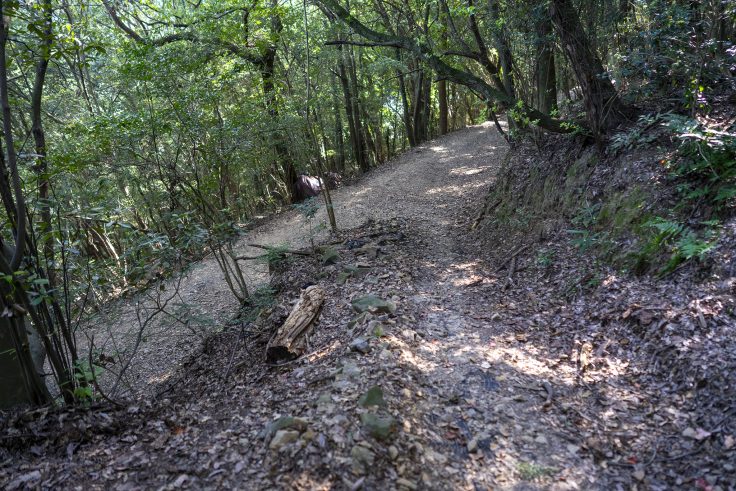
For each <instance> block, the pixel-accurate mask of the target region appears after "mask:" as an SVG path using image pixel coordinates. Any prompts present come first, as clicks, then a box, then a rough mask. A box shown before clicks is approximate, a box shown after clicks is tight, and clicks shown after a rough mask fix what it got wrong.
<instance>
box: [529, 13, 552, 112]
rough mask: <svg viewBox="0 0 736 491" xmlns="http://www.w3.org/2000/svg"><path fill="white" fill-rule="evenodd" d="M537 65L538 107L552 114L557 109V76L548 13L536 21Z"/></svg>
mask: <svg viewBox="0 0 736 491" xmlns="http://www.w3.org/2000/svg"><path fill="white" fill-rule="evenodd" d="M536 35H537V39H536V43H537V66H536V70H535V72H534V81H535V85H536V89H537V109H539V110H540V111H541V112H543V113H544V114H550V113H551V112H552V111H553V110H555V109H557V77H556V74H555V51H554V44H553V40H552V21H551V20H550V18H549V17H548V16H547V15H542V16H540V17H539V18H538V19H537V21H536Z"/></svg>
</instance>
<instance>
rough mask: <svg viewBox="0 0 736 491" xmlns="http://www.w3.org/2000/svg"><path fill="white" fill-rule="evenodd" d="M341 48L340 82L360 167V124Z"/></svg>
mask: <svg viewBox="0 0 736 491" xmlns="http://www.w3.org/2000/svg"><path fill="white" fill-rule="evenodd" d="M338 49H339V52H340V53H339V54H340V58H339V61H338V63H337V67H338V71H339V74H340V77H339V78H340V84H341V85H342V93H343V97H344V99H345V115H346V117H347V119H348V130H349V131H348V132H349V134H350V146H351V148H352V151H353V159H354V160H355V162H356V164H358V166H359V167H360V165H361V162H363V155H362V153H363V151H362V145H361V143H360V130H359V126H358V121H357V119H358V115H356V114H355V105H354V104H353V95H352V94H351V90H350V79H349V78H348V73H347V68H346V66H345V62H346V57H345V50H344V49H343V48H342V46H341V47H339V48H338Z"/></svg>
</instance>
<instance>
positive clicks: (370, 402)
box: [358, 385, 386, 407]
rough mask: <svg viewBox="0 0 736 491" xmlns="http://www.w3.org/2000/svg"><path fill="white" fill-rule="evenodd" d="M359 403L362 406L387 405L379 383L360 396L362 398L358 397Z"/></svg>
mask: <svg viewBox="0 0 736 491" xmlns="http://www.w3.org/2000/svg"><path fill="white" fill-rule="evenodd" d="M358 404H360V405H361V406H362V407H369V406H379V407H384V406H386V401H385V400H384V399H383V390H382V389H381V387H379V386H378V385H374V386H373V387H371V388H370V389H368V392H366V393H365V394H363V395H362V396H360V399H358Z"/></svg>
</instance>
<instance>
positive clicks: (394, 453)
mask: <svg viewBox="0 0 736 491" xmlns="http://www.w3.org/2000/svg"><path fill="white" fill-rule="evenodd" d="M388 456H389V458H390V459H391V460H396V457H398V456H399V449H398V448H396V447H394V446H393V445H391V446H390V447H388Z"/></svg>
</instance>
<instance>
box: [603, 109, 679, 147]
mask: <svg viewBox="0 0 736 491" xmlns="http://www.w3.org/2000/svg"><path fill="white" fill-rule="evenodd" d="M664 118H665V117H664V115H662V114H660V113H657V114H651V115H647V114H643V115H641V116H639V119H638V120H637V122H636V124H635V125H634V126H632V127H631V128H630V129H628V130H627V131H622V132H620V133H616V134H615V135H613V137H611V142H610V145H609V147H610V149H611V150H612V151H613V153H616V152H619V151H622V150H634V149H637V148H642V147H646V146H647V145H649V144H651V143H652V142H654V141H655V140H656V139H657V137H658V135H657V134H656V133H655V132H654V131H649V130H650V129H651V128H652V127H654V126H655V125H656V124H657V123H659V122H660V121H662V120H664Z"/></svg>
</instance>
